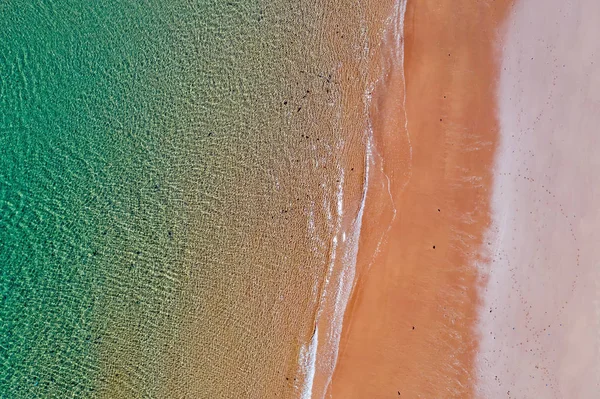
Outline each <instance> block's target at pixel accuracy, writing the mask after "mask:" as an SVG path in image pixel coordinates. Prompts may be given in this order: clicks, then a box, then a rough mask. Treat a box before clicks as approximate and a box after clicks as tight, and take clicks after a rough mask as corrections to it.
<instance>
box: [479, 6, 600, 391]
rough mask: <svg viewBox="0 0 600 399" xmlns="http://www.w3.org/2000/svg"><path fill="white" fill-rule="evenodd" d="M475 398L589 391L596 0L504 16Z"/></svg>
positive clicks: (596, 262)
mask: <svg viewBox="0 0 600 399" xmlns="http://www.w3.org/2000/svg"><path fill="white" fill-rule="evenodd" d="M501 51H502V54H503V62H502V66H501V74H500V84H499V93H498V96H499V98H498V106H499V110H498V111H499V120H500V129H501V142H500V147H499V149H498V154H497V159H496V166H495V170H494V175H495V183H494V193H493V212H494V219H493V220H494V225H493V228H492V229H491V231H490V233H489V239H488V240H487V242H486V243H485V244H486V246H487V250H489V256H490V263H489V264H487V265H482V267H483V268H485V269H486V270H489V280H488V281H487V286H486V289H485V292H484V293H483V295H484V297H483V298H484V304H485V305H484V306H485V307H484V308H483V309H482V311H481V314H480V317H481V318H480V329H481V331H480V332H481V334H482V336H481V345H480V350H479V353H478V357H477V373H478V377H479V381H478V397H481V398H567V399H573V398H594V399H595V398H599V397H600V325H599V317H600V306H599V304H600V303H599V299H600V1H598V0H574V1H559V0H553V1H548V0H521V1H518V2H517V3H516V4H515V6H514V8H513V9H512V11H511V15H509V17H508V19H507V22H506V31H505V38H504V41H503V48H502V49H501Z"/></svg>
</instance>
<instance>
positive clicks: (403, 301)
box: [326, 1, 510, 398]
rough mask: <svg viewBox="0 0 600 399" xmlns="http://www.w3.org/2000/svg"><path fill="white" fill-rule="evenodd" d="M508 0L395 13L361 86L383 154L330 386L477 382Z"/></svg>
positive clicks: (462, 386)
mask: <svg viewBox="0 0 600 399" xmlns="http://www.w3.org/2000/svg"><path fill="white" fill-rule="evenodd" d="M509 3H510V2H509V1H498V2H494V3H493V4H479V3H478V4H474V3H473V2H468V1H459V2H444V3H443V4H439V2H435V1H421V2H408V4H407V7H406V9H405V10H404V6H403V4H402V3H398V4H397V6H396V8H395V10H394V11H393V12H392V17H391V18H390V20H389V22H388V25H387V31H386V34H385V37H384V41H383V43H382V46H381V47H380V50H379V52H380V54H379V56H380V57H381V63H380V64H379V66H380V67H382V69H381V73H382V76H381V78H380V79H379V80H378V82H377V83H376V85H375V87H374V91H373V92H372V93H370V95H371V96H370V108H369V112H370V118H371V121H372V129H373V138H374V154H375V155H374V165H375V166H379V167H378V168H375V171H376V172H374V173H373V176H372V179H371V181H370V182H369V187H374V189H373V190H371V191H370V192H369V195H368V196H367V200H366V206H365V209H364V217H363V225H362V232H361V237H360V247H359V253H358V259H357V277H356V281H355V286H354V290H353V294H352V297H351V299H350V302H349V304H348V308H347V310H346V314H345V317H344V325H343V332H342V337H341V342H340V347H339V356H338V359H337V364H336V368H335V372H334V374H333V377H332V380H331V383H330V384H329V385H328V391H327V395H326V397H331V398H378V397H400V396H401V397H414V398H417V397H423V398H433V397H457V398H458V397H460V398H467V397H471V396H473V394H474V382H475V374H474V368H473V367H474V360H475V351H476V349H477V346H478V343H477V336H476V334H475V330H474V328H475V322H476V319H477V304H478V303H479V302H480V300H479V299H480V298H479V293H478V289H477V288H478V286H482V284H483V282H482V281H481V280H480V275H479V273H478V270H477V267H476V262H477V261H478V260H481V259H479V257H478V254H479V248H480V246H481V244H482V242H483V239H484V233H485V232H486V231H487V229H488V227H489V226H490V223H491V214H490V196H491V186H492V174H491V170H492V166H493V162H494V152H495V150H496V148H497V145H498V127H499V126H498V121H497V119H496V118H495V109H496V105H495V96H494V92H495V81H496V76H497V66H498V63H497V58H496V52H495V43H496V39H497V36H498V27H499V25H500V23H501V21H502V20H503V18H504V16H505V13H506V12H507V9H508V7H509ZM402 23H403V24H404V25H403V26H402V25H401V24H402ZM402 50H403V51H402ZM386 197H387V200H386V199H385V198H386Z"/></svg>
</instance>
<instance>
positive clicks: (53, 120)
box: [0, 0, 364, 398]
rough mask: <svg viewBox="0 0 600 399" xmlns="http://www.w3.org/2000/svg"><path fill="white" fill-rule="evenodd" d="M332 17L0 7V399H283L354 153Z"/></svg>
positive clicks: (246, 4) (241, 10) (219, 6)
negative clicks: (264, 398)
mask: <svg viewBox="0 0 600 399" xmlns="http://www.w3.org/2000/svg"><path fill="white" fill-rule="evenodd" d="M344 7H345V6H344V5H343V4H330V5H327V7H325V5H323V4H321V3H320V2H312V1H304V2H294V3H293V4H289V3H288V4H278V3H272V2H263V1H230V2H225V1H203V2H197V3H191V2H186V1H179V0H177V1H171V2H168V5H165V4H164V3H163V2H155V1H146V2H119V3H113V2H106V1H96V2H84V1H75V0H65V1H60V2H57V1H55V2H52V1H42V0H40V1H36V2H33V3H32V2H26V1H19V0H13V1H9V2H5V3H3V4H2V5H0V15H2V18H0V32H2V40H0V77H1V81H0V293H1V295H2V296H1V304H0V397H2V398H5V397H6V398H36V397H40V398H41V397H43V398H48V397H61V398H63V397H98V396H103V397H111V398H115V397H124V398H132V397H210V398H215V397H261V395H264V393H265V392H267V391H269V390H273V389H274V390H276V391H278V392H280V393H281V394H282V396H283V397H286V396H290V395H295V392H297V391H298V384H297V383H294V378H296V377H295V373H297V365H296V359H297V356H298V352H299V348H300V345H301V344H302V343H303V342H304V341H306V339H307V337H308V338H309V337H310V334H311V333H312V329H313V327H314V326H313V321H312V317H313V316H314V311H315V303H316V297H317V295H318V291H319V287H320V284H321V283H322V276H323V274H324V270H325V268H326V265H327V254H328V249H329V246H330V240H331V235H332V233H333V231H332V226H333V225H334V224H333V223H332V222H331V220H328V217H327V213H328V212H329V211H331V212H333V213H335V208H336V192H337V188H336V187H337V182H336V179H339V175H340V171H341V170H342V169H344V168H345V167H346V166H347V163H348V162H349V160H350V159H352V157H351V154H353V153H357V150H358V152H359V153H360V151H359V150H360V148H361V146H362V144H361V141H360V139H361V135H362V133H363V130H364V129H363V126H352V127H348V126H344V124H343V123H342V121H341V119H342V115H343V113H344V112H345V110H344V109H345V108H344V107H349V106H351V105H352V104H349V102H350V101H351V100H349V99H344V97H343V93H342V89H341V86H340V81H339V78H340V69H339V68H340V65H341V64H340V62H341V61H340V60H341V59H342V55H343V54H359V53H360V51H361V48H360V45H362V42H361V40H362V38H361V36H360V29H359V28H360V23H359V22H360V21H358V19H357V18H358V17H354V18H356V19H346V20H345V21H346V22H347V24H348V25H347V26H350V27H351V28H347V29H345V30H344V32H345V33H346V35H347V38H346V41H345V42H344V43H345V44H344V45H343V46H342V47H341V48H337V49H336V51H337V52H338V53H337V55H336V53H335V52H334V51H333V49H332V46H331V44H330V43H331V40H329V39H330V38H329V37H328V35H329V32H333V31H334V28H333V27H334V26H337V27H338V28H337V29H341V28H339V25H337V23H339V22H343V21H344V19H343V18H344V16H347V15H359V14H358V13H353V12H351V11H352V10H350V9H345V10H344ZM333 16H335V17H333ZM336 18H337V19H339V20H336ZM338 33H339V32H338ZM362 84H363V82H360V81H357V85H362ZM352 166H355V167H356V170H357V171H360V170H362V164H361V161H360V160H359V161H357V163H356V164H353V165H352ZM347 174H348V173H347ZM361 179H362V177H361V176H360V174H359V173H358V172H357V173H356V177H352V176H350V177H347V178H346V180H347V181H348V183H347V184H348V185H350V186H352V185H354V187H355V188H357V190H356V192H357V193H358V192H359V190H358V186H359V184H358V183H359V182H360V181H361ZM348 195H349V196H351V195H352V192H350V193H349V194H348ZM334 216H335V215H334ZM298 378H300V377H298Z"/></svg>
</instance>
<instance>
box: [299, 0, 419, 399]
mask: <svg viewBox="0 0 600 399" xmlns="http://www.w3.org/2000/svg"><path fill="white" fill-rule="evenodd" d="M406 4H407V0H397V2H396V3H395V5H394V12H393V14H392V16H391V19H390V21H389V22H388V24H392V29H394V31H395V32H394V37H395V39H396V40H395V48H394V52H395V55H396V59H397V60H399V62H400V65H401V74H402V83H403V86H404V87H403V90H404V93H403V96H404V98H403V112H404V129H405V132H406V135H407V142H408V145H409V155H410V156H409V165H411V166H412V144H411V140H410V134H409V131H408V118H407V113H406V81H405V75H404V17H405V14H406ZM369 103H370V101H368V102H367V103H366V105H367V110H368V105H369ZM372 136H373V132H372V129H371V126H370V125H369V128H368V132H367V142H366V144H365V147H366V148H365V168H364V176H365V177H364V182H363V192H362V198H361V202H360V207H359V211H358V213H357V216H356V218H355V220H354V221H353V223H352V226H351V234H350V238H349V239H347V237H346V232H342V231H341V220H342V217H343V191H342V189H343V186H342V184H343V178H344V172H343V170H341V171H340V173H341V178H340V179H339V180H340V183H339V184H338V198H337V199H338V201H337V209H336V213H337V215H336V216H337V223H336V229H335V234H334V237H333V239H332V248H331V251H330V262H329V267H328V270H327V275H326V278H325V282H324V288H323V293H322V295H321V298H320V300H319V305H318V308H317V315H316V318H315V332H314V333H313V337H312V339H311V342H310V343H309V344H307V345H304V346H303V348H302V350H301V354H300V362H299V363H300V364H301V368H302V372H303V374H304V376H305V382H304V386H303V387H302V391H301V396H300V398H301V399H312V397H313V384H314V376H315V372H316V367H317V360H319V361H323V362H324V363H330V365H329V370H327V371H328V376H327V383H326V384H325V386H324V389H323V392H322V393H321V394H320V395H319V397H320V398H321V399H322V398H324V396H325V394H326V392H327V390H328V388H329V386H330V384H331V379H332V377H333V373H334V371H335V367H336V365H337V359H338V351H339V344H340V338H341V332H342V327H343V322H344V315H345V312H346V307H347V305H348V301H349V299H350V295H351V293H352V291H353V289H354V285H355V275H356V260H357V255H358V249H359V238H360V232H361V229H362V218H363V214H364V208H365V203H366V198H367V193H368V188H369V175H370V173H371V171H370V166H371V163H374V155H373V151H374V146H373V139H372ZM382 168H383V166H382ZM382 173H383V174H384V176H385V177H386V179H387V189H388V193H389V195H390V200H391V201H392V204H393V203H394V201H393V196H392V193H391V182H390V178H389V176H388V175H387V174H386V173H384V172H383V170H382ZM411 177H412V167H411V168H410V169H409V178H408V179H407V181H406V182H405V184H404V186H403V187H402V189H404V188H405V187H406V186H407V185H408V182H409V181H410V178H411ZM327 208H328V207H327ZM329 217H330V219H331V215H330V216H329ZM395 217H396V208H395V206H394V212H393V218H392V221H393V220H394V219H395ZM390 226H391V223H390ZM389 229H390V227H388V231H389ZM386 233H387V232H386ZM340 234H341V237H342V243H343V244H345V245H347V246H348V247H347V248H348V250H346V251H345V253H344V254H343V255H342V261H343V265H342V270H341V272H340V275H339V283H338V284H337V292H336V297H335V304H334V312H333V319H332V322H331V325H330V326H329V331H328V334H327V336H328V338H329V339H328V342H326V343H325V345H327V344H329V345H327V346H330V348H328V349H329V351H328V352H329V353H326V354H325V355H328V356H327V357H328V358H329V361H327V359H323V358H322V356H319V352H320V351H319V347H320V346H321V345H319V340H318V334H319V331H318V324H319V321H320V318H321V314H322V312H323V302H324V299H325V297H326V296H327V293H328V288H329V285H330V284H331V277H332V274H333V271H334V270H333V266H334V265H335V260H336V252H337V248H338V243H339V242H338V235H340ZM384 236H385V233H384V235H383V236H382V240H380V242H379V243H378V245H377V250H378V249H379V246H380V244H381V241H383V237H384ZM346 241H348V242H346Z"/></svg>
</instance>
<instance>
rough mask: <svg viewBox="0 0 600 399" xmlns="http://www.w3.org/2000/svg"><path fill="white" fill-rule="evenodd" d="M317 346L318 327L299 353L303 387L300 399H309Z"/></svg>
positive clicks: (313, 377)
mask: <svg viewBox="0 0 600 399" xmlns="http://www.w3.org/2000/svg"><path fill="white" fill-rule="evenodd" d="M318 345H319V327H316V328H315V331H314V333H313V336H312V339H311V340H310V343H309V344H308V345H305V346H303V347H302V350H301V351H300V366H301V369H302V370H303V371H304V385H303V386H302V390H301V393H300V398H301V399H311V397H312V386H313V381H314V379H315V364H316V361H317V347H318Z"/></svg>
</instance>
